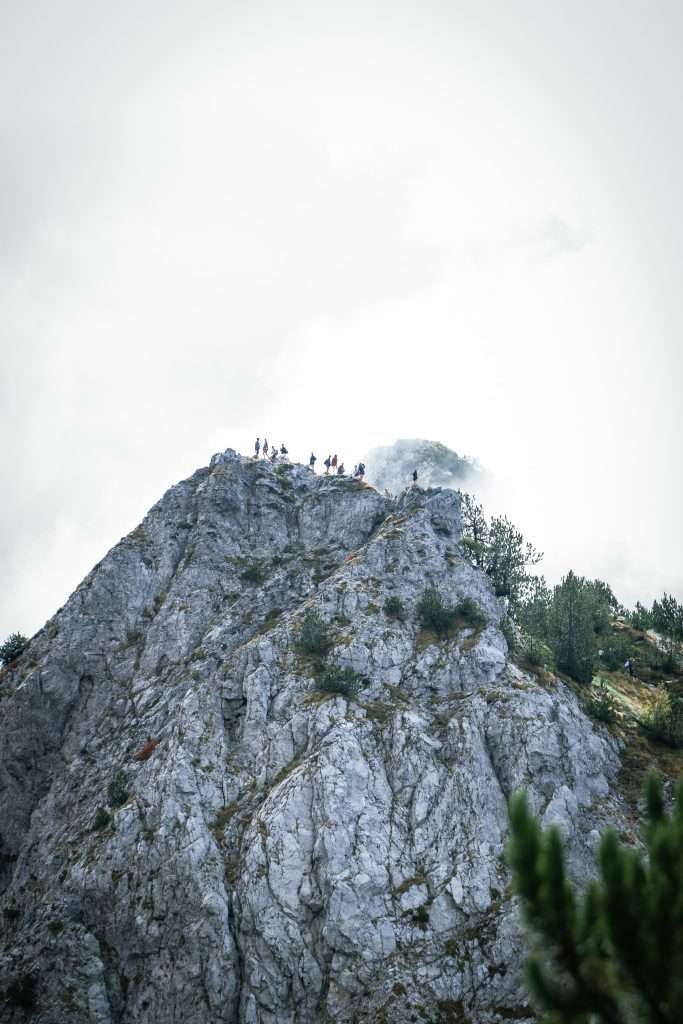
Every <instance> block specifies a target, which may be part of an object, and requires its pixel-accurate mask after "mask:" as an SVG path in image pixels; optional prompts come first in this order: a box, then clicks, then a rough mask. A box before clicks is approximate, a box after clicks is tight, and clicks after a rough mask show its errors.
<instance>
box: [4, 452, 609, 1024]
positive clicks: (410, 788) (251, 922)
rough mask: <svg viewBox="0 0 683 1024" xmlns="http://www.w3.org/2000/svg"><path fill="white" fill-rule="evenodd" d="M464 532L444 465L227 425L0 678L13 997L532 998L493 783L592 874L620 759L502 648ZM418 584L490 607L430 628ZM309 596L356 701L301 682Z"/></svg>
mask: <svg viewBox="0 0 683 1024" xmlns="http://www.w3.org/2000/svg"><path fill="white" fill-rule="evenodd" d="M459 535H460V515H459V506H458V499H457V495H456V494H455V493H453V492H451V491H420V490H417V489H415V490H411V491H409V492H406V493H405V494H404V495H402V496H401V497H400V498H398V499H397V500H395V501H391V500H388V499H385V498H383V497H382V496H381V495H380V494H379V493H377V491H375V490H373V489H372V488H369V487H366V486H363V485H358V484H356V483H354V482H352V481H350V480H343V479H338V478H329V479H326V478H324V477H316V476H314V475H313V474H311V473H310V472H309V471H308V470H307V469H305V468H303V467H301V466H280V467H278V468H276V469H274V468H273V467H271V466H269V465H265V464H261V463H255V462H254V461H253V460H247V459H243V458H241V457H239V456H238V455H236V454H235V453H234V452H232V451H230V450H228V451H226V452H225V453H224V454H222V455H219V456H214V458H213V459H212V462H211V465H210V467H209V468H207V469H202V470H199V471H198V472H197V473H195V475H194V476H193V477H191V478H190V479H189V480H186V481H184V482H183V483H180V484H178V485H177V486H176V487H173V488H172V489H171V490H170V491H169V492H168V493H167V494H166V495H165V496H164V497H163V499H162V500H161V501H160V502H159V503H158V504H157V505H156V506H155V507H154V508H153V509H152V510H151V512H150V513H149V514H148V516H147V517H146V518H145V520H144V522H143V523H142V524H141V526H139V527H138V528H137V529H136V530H134V531H133V533H132V534H130V535H129V536H128V537H126V538H125V539H124V540H122V541H121V543H120V544H118V545H117V546H116V547H115V548H114V549H113V550H112V551H111V552H109V554H108V555H107V556H106V557H105V558H104V560H103V561H102V562H101V563H100V564H99V565H97V566H96V567H95V568H94V569H93V571H92V572H91V573H90V575H89V576H88V577H87V578H86V579H85V580H84V581H83V583H82V584H81V585H80V586H79V587H78V589H77V590H76V592H75V593H74V594H73V595H72V597H71V598H70V599H69V601H68V603H67V604H66V605H65V607H64V608H63V609H61V610H60V611H59V612H58V613H57V614H56V615H55V617H54V618H53V619H52V620H51V621H50V622H49V623H48V624H47V625H46V626H45V628H44V629H43V630H41V632H40V633H39V634H37V636H36V637H35V638H34V639H33V640H32V642H31V644H30V646H29V648H28V649H27V650H26V652H25V653H24V654H23V655H22V656H21V658H20V659H19V660H18V661H17V662H16V663H15V664H14V665H13V666H11V669H8V670H6V671H5V673H4V674H3V677H2V679H1V680H0V709H1V710H0V713H1V716H2V717H1V721H0V833H1V840H0V841H1V845H0V858H1V860H0V867H1V876H0V878H1V883H2V907H3V908H4V914H3V916H2V929H3V936H2V948H1V951H0V990H4V991H8V990H9V991H10V998H6V999H5V1001H4V1002H3V1003H2V1005H1V1008H0V1020H1V1021H3V1022H9V1021H21V1020H24V1019H26V1018H27V1016H30V1014H31V1013H32V1014H33V1016H32V1019H33V1020H36V1021H41V1022H45V1024H48V1022H49V1024H67V1022H68V1024H81V1022H83V1024H85V1022H97V1024H113V1022H135V1024H138V1022H140V1024H142V1022H145V1024H171V1022H173V1024H207V1022H248V1024H295V1022H296V1024H308V1022H317V1021H340V1022H351V1021H368V1022H369V1021H378V1022H379V1021H389V1020H391V1021H393V1022H399V1024H401V1022H408V1021H414V1020H416V1019H417V1020H425V1021H441V1020H442V1021H449V1020H450V1021H456V1020H458V1021H460V1020H463V1021H471V1022H482V1024H484V1022H487V1024H488V1022H494V1021H502V1020H509V1019H510V1015H511V1014H513V1015H516V1019H523V1018H524V1017H525V1014H526V1015H527V1016H528V1017H529V1018H531V1013H530V1012H528V1011H525V996H524V990H523V987H522V985H521V982H520V963H521V943H520V937H519V933H518V928H517V924H516V915H515V909H514V904H513V902H512V901H511V899H510V895H509V879H508V875H507V872H506V869H505V866H504V862H503V848H504V843H505V835H506V799H507V797H508V796H509V794H510V792H511V791H512V790H513V789H514V788H515V787H517V786H520V785H524V786H527V787H528V788H529V791H530V795H531V798H532V800H533V803H534V805H535V807H536V808H537V810H538V811H539V812H540V813H542V815H543V817H544V819H545V820H546V821H550V820H553V821H558V822H559V823H560V824H561V825H562V827H563V829H564V831H565V833H566V835H567V837H568V840H569V846H570V858H571V864H572V868H573V871H574V872H575V874H576V875H577V876H579V877H581V876H585V875H587V874H588V872H589V871H590V870H591V867H592V858H593V850H594V847H595V843H596V839H597V831H596V830H597V829H599V828H601V827H602V826H603V825H604V824H605V823H606V822H607V821H610V820H615V819H616V818H617V817H618V811H619V805H618V801H617V798H616V796H615V795H614V790H613V783H614V779H615V774H616V771H617V769H618V757H617V753H616V750H615V747H614V744H613V741H612V740H611V739H610V738H609V737H608V735H607V734H606V733H603V732H602V731H600V727H595V726H593V725H592V724H591V722H590V721H589V720H588V719H587V718H586V717H585V716H584V715H583V713H582V712H581V710H580V708H579V706H578V704H577V702H576V700H575V698H574V697H573V695H572V694H571V693H570V692H569V691H568V690H567V689H566V688H564V687H563V686H562V685H561V684H560V683H559V682H558V683H557V685H556V686H554V687H552V688H550V689H544V688H542V687H541V686H540V685H539V684H538V683H537V682H535V681H534V680H532V679H529V678H526V677H524V676H523V675H522V674H521V673H520V671H519V670H518V669H516V668H515V667H514V666H513V665H511V664H510V663H509V662H508V661H507V657H506V644H505V640H504V638H503V636H502V634H501V631H500V618H501V614H502V609H501V606H500V603H499V601H498V600H497V599H496V597H495V596H494V594H493V591H492V589H491V587H490V586H489V583H488V580H487V578H486V577H485V576H483V575H482V574H481V573H479V572H478V571H476V570H475V569H473V568H472V567H471V566H470V565H469V563H468V562H467V561H466V560H465V559H464V558H463V556H462V553H461V550H460V548H459ZM430 584H434V585H435V586H436V587H438V589H439V590H440V591H441V592H442V594H443V596H444V598H445V599H446V600H448V601H451V602H456V601H458V600H459V599H461V598H462V597H465V596H468V597H472V598H473V599H474V600H475V601H476V602H477V603H478V604H479V605H480V607H481V609H482V610H483V612H484V614H485V617H486V626H485V628H483V629H482V630H480V631H476V632H475V631H473V630H472V629H467V628H465V629H462V630H461V631H460V632H459V633H458V634H457V635H455V636H453V637H452V638H451V639H449V640H447V641H444V642H440V641H438V640H437V638H436V637H434V636H431V635H429V634H424V633H421V632H420V629H419V624H418V622H417V617H416V614H415V608H416V604H417V602H418V601H419V599H420V596H421V595H422V593H423V591H424V589H425V587H426V586H427V585H430ZM391 596H397V597H399V598H400V599H401V601H402V603H403V606H404V609H405V613H404V616H403V618H402V619H392V618H389V617H388V616H387V615H386V613H385V611H384V604H385V602H386V600H387V598H389V597H391ZM307 609H313V610H315V611H317V612H318V613H319V614H320V616H321V617H322V618H323V619H324V621H325V622H326V623H327V629H328V634H329V637H330V638H331V641H332V647H331V649H330V651H329V653H328V654H327V661H328V663H330V664H338V665H341V666H350V667H352V668H353V669H355V670H356V671H357V672H359V673H361V674H362V675H363V676H364V677H365V679H366V684H365V686H364V687H363V689H362V690H361V691H360V694H359V695H358V697H357V698H356V699H346V697H344V696H341V695H335V694H330V693H326V692H323V691H321V690H320V689H318V687H317V680H316V675H315V665H314V664H313V662H312V661H311V660H310V659H307V658H306V657H305V656H304V655H303V654H302V653H301V652H300V651H299V649H298V647H297V643H296V641H297V637H298V634H299V630H300V627H301V622H302V619H303V616H304V614H305V612H306V610H307ZM149 738H151V739H152V741H157V740H158V744H156V745H155V742H152V743H151V744H149V746H148V747H147V749H145V750H143V748H145V745H146V744H147V743H148V740H149ZM150 747H153V749H152V750H151V752H150ZM136 755H137V758H136ZM120 772H123V773H124V777H123V778H121V777H119V778H118V779H116V776H117V773H120ZM113 782H118V788H119V790H121V791H122V792H121V793H119V794H118V795H114V796H112V790H111V784H112V783H113ZM121 800H122V802H121V803H120V805H119V806H114V807H112V808H110V810H109V812H108V813H110V814H111V820H110V821H109V822H108V823H106V818H105V819H104V822H105V823H104V824H103V823H102V819H101V820H100V822H99V825H100V827H98V828H94V825H95V820H96V814H97V811H98V808H106V807H107V806H108V804H116V803H118V802H119V801H121ZM28 975H31V976H33V978H34V979H35V982H36V985H35V1009H33V1010H32V1011H26V1010H24V1009H22V1008H20V1007H19V1006H17V1005H16V1004H17V999H16V990H15V989H11V985H12V983H16V982H17V980H19V981H21V980H22V979H24V980H25V977H26V976H28ZM12 992H14V995H12Z"/></svg>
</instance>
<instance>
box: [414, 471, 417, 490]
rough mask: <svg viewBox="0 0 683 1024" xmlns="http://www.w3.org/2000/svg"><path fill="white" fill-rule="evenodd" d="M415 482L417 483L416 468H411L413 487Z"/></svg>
mask: <svg viewBox="0 0 683 1024" xmlns="http://www.w3.org/2000/svg"><path fill="white" fill-rule="evenodd" d="M416 483H417V470H416V469H414V470H413V487H414V486H415V484H416Z"/></svg>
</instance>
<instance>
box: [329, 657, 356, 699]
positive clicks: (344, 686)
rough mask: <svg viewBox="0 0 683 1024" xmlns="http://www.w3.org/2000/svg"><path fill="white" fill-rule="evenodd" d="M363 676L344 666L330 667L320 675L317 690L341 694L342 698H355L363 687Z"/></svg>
mask: <svg viewBox="0 0 683 1024" xmlns="http://www.w3.org/2000/svg"><path fill="white" fill-rule="evenodd" d="M363 682H364V680H363V676H361V675H359V673H358V672H354V670H353V669H352V668H349V666H348V665H345V666H344V668H342V667H341V666H340V665H330V666H328V667H327V668H326V669H325V670H324V671H323V672H322V674H321V676H320V680H319V682H318V688H319V689H320V690H325V691H326V692H327V693H341V694H342V695H343V696H344V697H349V698H350V697H355V696H357V694H358V693H359V692H360V689H361V687H362V685H363Z"/></svg>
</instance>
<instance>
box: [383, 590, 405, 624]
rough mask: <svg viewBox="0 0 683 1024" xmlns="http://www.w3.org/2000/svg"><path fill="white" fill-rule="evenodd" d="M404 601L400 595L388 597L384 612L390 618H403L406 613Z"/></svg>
mask: <svg viewBox="0 0 683 1024" xmlns="http://www.w3.org/2000/svg"><path fill="white" fill-rule="evenodd" d="M404 610H405V609H404V608H403V601H402V600H401V598H400V597H396V596H395V595H394V596H393V597H388V598H387V599H386V601H385V602H384V613H385V615H387V616H388V617H389V618H390V619H402V618H403V614H404Z"/></svg>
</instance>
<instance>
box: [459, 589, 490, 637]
mask: <svg viewBox="0 0 683 1024" xmlns="http://www.w3.org/2000/svg"><path fill="white" fill-rule="evenodd" d="M453 611H454V613H455V616H456V618H458V619H461V620H462V621H463V622H466V623H467V625H468V626H474V628H475V629H476V628H477V627H478V626H485V625H486V618H485V616H484V613H483V612H482V610H481V608H480V607H479V605H478V604H477V602H476V601H473V600H472V598H471V597H463V599H462V601H458V603H457V604H456V606H455V608H454V609H453Z"/></svg>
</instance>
